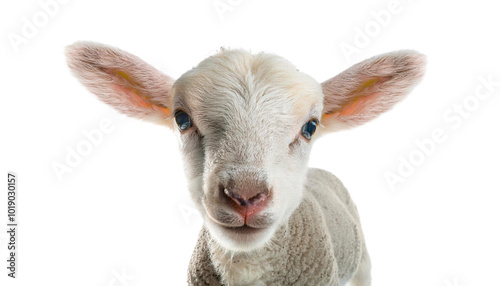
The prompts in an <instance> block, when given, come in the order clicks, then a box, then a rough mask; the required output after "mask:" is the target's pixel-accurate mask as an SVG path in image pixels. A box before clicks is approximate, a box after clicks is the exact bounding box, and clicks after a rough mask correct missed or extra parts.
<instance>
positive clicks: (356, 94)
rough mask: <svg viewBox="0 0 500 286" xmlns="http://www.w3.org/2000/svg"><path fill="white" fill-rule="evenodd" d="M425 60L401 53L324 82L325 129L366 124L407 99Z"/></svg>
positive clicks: (357, 66) (390, 55) (361, 64)
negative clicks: (405, 97)
mask: <svg viewBox="0 0 500 286" xmlns="http://www.w3.org/2000/svg"><path fill="white" fill-rule="evenodd" d="M424 66H425V57H424V56H423V55H422V54H419V53H417V52H414V51H398V52H391V53H387V54H382V55H379V56H375V57H373V58H370V59H368V60H365V61H362V62H360V63H357V64H355V65H353V66H352V67H350V68H349V69H347V70H345V71H344V72H342V73H340V74H339V75H337V76H336V77H333V78H331V79H329V80H327V81H325V82H323V83H322V84H321V85H322V88H323V94H324V95H325V98H324V102H323V105H324V107H323V118H322V120H321V121H322V125H323V126H325V127H326V130H327V131H336V130H341V129H345V128H349V127H353V126H357V125H360V124H363V123H365V122H368V121H370V120H371V119H373V118H375V117H377V116H378V115H379V114H381V113H383V112H384V111H387V110H388V109H390V108H391V107H392V106H393V105H394V104H395V103H397V102H398V101H400V100H401V99H403V98H404V96H405V95H406V94H407V93H409V92H410V90H411V89H412V88H413V86H415V84H417V83H418V82H419V80H420V79H421V78H422V76H423V74H424Z"/></svg>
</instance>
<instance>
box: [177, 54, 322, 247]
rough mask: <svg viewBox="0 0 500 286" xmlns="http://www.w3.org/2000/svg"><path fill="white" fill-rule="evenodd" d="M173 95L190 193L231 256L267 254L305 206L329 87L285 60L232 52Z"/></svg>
mask: <svg viewBox="0 0 500 286" xmlns="http://www.w3.org/2000/svg"><path fill="white" fill-rule="evenodd" d="M173 90H174V102H173V112H174V115H176V121H177V124H178V125H179V127H180V128H178V135H179V139H180V148H181V151H182V153H183V156H184V161H185V167H186V173H187V178H188V181H189V190H190V192H191V195H192V197H193V199H194V201H195V203H196V204H197V206H198V208H199V210H200V211H201V213H202V214H203V216H204V219H205V225H206V227H207V228H208V230H209V231H210V233H211V234H212V236H213V237H214V238H215V239H216V240H217V241H218V242H219V243H220V244H221V245H222V246H223V247H225V248H227V249H230V250H237V251H248V250H252V249H255V248H258V247H261V246H263V245H264V244H265V243H266V242H268V241H269V240H270V239H271V237H272V235H273V234H274V232H275V230H276V228H277V226H278V225H280V223H282V222H283V221H285V220H287V219H288V217H289V216H290V215H291V214H292V212H293V211H294V210H295V208H296V207H297V206H298V205H299V203H300V200H301V197H302V189H303V185H304V180H305V176H306V172H307V160H308V157H309V151H310V148H311V139H312V138H307V137H309V136H308V135H309V134H310V133H313V132H311V131H313V130H314V127H315V125H316V124H317V123H318V122H319V120H320V118H321V111H322V107H323V106H322V102H323V94H322V92H321V86H320V85H319V84H318V83H317V82H316V81H314V80H313V79H312V78H310V77H308V76H306V75H305V74H303V73H301V72H299V71H297V70H296V69H295V68H294V67H293V66H292V65H291V64H289V63H288V62H287V61H285V60H284V59H282V58H279V57H277V56H272V55H267V54H258V55H251V54H250V53H247V52H244V51H226V52H222V53H219V54H218V55H217V56H215V57H211V58H208V59H207V60H205V61H203V62H202V63H200V65H199V66H198V67H196V68H194V69H193V70H191V71H189V72H187V73H186V74H184V75H183V76H182V77H181V78H180V79H178V80H177V81H176V83H175V85H174V88H173ZM304 125H305V127H304ZM303 127H304V128H303Z"/></svg>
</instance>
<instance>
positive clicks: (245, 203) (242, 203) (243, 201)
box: [224, 189, 248, 207]
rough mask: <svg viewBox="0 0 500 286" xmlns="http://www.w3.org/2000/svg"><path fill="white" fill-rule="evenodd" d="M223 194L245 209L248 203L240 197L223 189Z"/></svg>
mask: <svg viewBox="0 0 500 286" xmlns="http://www.w3.org/2000/svg"><path fill="white" fill-rule="evenodd" d="M224 194H226V196H228V197H230V198H231V199H232V200H233V201H234V202H236V203H237V204H238V205H240V206H242V207H245V206H247V205H248V201H246V200H245V199H243V198H242V197H241V196H239V195H238V194H236V193H233V192H231V191H230V190H228V189H224Z"/></svg>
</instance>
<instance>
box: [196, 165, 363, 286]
mask: <svg viewBox="0 0 500 286" xmlns="http://www.w3.org/2000/svg"><path fill="white" fill-rule="evenodd" d="M365 249H366V248H365V247H364V238H363V234H362V231H361V227H360V222H359V216H358V213H357V210H356V206H355V205H354V203H353V202H352V200H351V198H350V196H349V194H348V192H347V190H346V189H345V187H344V186H343V185H342V183H341V182H340V180H339V179H337V178H336V177H335V176H334V175H332V174H330V173H328V172H326V171H323V170H320V169H310V170H309V173H308V182H307V184H306V186H305V191H304V197H303V200H302V203H301V204H300V206H299V207H298V208H297V209H296V210H295V212H294V213H293V214H292V216H291V217H290V219H289V220H288V222H287V223H286V224H285V225H282V226H280V227H279V229H278V231H277V232H276V234H275V235H274V237H273V239H272V242H271V243H269V244H268V245H267V246H266V247H264V248H262V249H259V250H256V251H253V252H250V253H243V252H242V253H230V252H225V251H224V250H223V249H221V248H220V246H218V244H217V243H216V242H215V241H214V240H213V239H212V238H211V237H210V234H209V232H208V231H207V230H206V229H205V228H202V230H201V231H200V235H199V239H198V243H197V245H196V248H195V250H194V252H193V256H192V258H191V262H190V266H189V272H188V282H189V285H344V284H345V283H346V282H347V281H349V279H351V278H352V276H353V274H354V273H355V271H356V270H357V268H358V265H359V264H360V262H361V258H362V255H363V253H364V252H365ZM365 255H367V253H365ZM241 275H248V277H253V280H246V281H245V284H239V282H238V281H236V279H234V278H236V277H241ZM233 279H234V280H233Z"/></svg>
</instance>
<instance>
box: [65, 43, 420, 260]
mask: <svg viewBox="0 0 500 286" xmlns="http://www.w3.org/2000/svg"><path fill="white" fill-rule="evenodd" d="M67 56H68V62H69V66H70V67H71V69H72V70H73V72H74V73H75V74H76V75H77V77H78V78H79V79H80V80H81V81H82V83H83V84H84V85H85V86H87V87H88V88H89V89H90V90H91V91H92V92H93V93H95V94H96V95H98V97H99V98H100V99H102V100H103V101H104V102H106V103H108V104H111V105H112V106H114V107H115V108H116V109H118V110H119V111H121V112H123V113H125V114H127V115H131V116H133V117H138V118H143V119H147V120H150V121H153V122H156V123H160V124H164V125H167V126H169V127H171V128H172V129H173V130H175V132H176V134H177V135H178V137H179V143H180V149H181V151H182V153H183V157H184V161H185V169H186V174H187V179H188V182H189V191H190V193H191V196H192V198H193V200H194V202H195V204H196V205H197V207H198V209H199V210H200V212H201V213H202V215H203V217H204V221H205V225H206V227H207V229H208V230H209V232H210V233H211V235H212V237H213V238H214V239H215V240H216V241H218V242H219V244H220V245H221V246H222V247H224V248H226V249H229V250H234V251H250V250H253V249H256V248H259V247H262V246H263V245H265V244H266V243H267V242H269V241H270V240H271V238H272V236H273V234H274V233H275V231H276V229H277V227H278V226H280V225H281V224H282V223H284V222H286V221H287V219H288V218H289V217H290V215H291V214H292V213H293V211H294V210H295V209H296V207H297V206H298V205H299V204H300V201H301V198H302V192H303V187H304V184H305V182H306V173H307V161H308V158H309V152H310V149H311V144H312V142H313V141H314V140H315V139H316V138H317V137H318V135H321V133H324V132H326V131H334V130H340V129H344V128H348V127H351V126H355V125H359V124H362V123H365V122H367V121H369V120H370V119H372V118H374V117H376V116H378V115H379V114H380V113H382V112H384V111H386V110H387V109H389V108H390V107H392V106H393V105H394V104H395V103H396V102H397V101H399V100H400V99H401V98H402V97H403V96H404V95H405V94H406V93H408V91H409V90H410V89H411V87H412V86H413V85H414V84H415V83H416V82H417V81H418V80H419V79H420V77H421V76H422V74H423V64H424V59H423V56H422V55H420V54H418V53H415V52H411V51H404V52H395V53H389V54H385V55H381V56H378V57H374V58H372V59H369V60H366V61H364V62H361V63H358V64H356V65H354V66H353V67H351V68H349V69H348V70H346V71H344V72H343V73H341V74H339V75H338V76H336V77H334V78H331V79H329V80H327V81H325V82H324V83H323V84H319V83H318V82H316V81H315V80H314V79H312V78H311V77H309V76H307V75H305V74H304V73H302V72H300V71H298V70H297V69H296V68H295V67H294V66H293V65H292V64H290V63H289V62H288V61H286V60H284V59H283V58H281V57H278V56H275V55H270V54H265V53H260V54H255V55H253V54H250V53H249V52H246V51H242V50H221V51H220V52H219V53H218V54H216V55H214V56H212V57H209V58H207V59H206V60H204V61H202V62H201V63H200V64H199V65H198V66H197V67H195V68H193V69H192V70H190V71H188V72H186V73H185V74H184V75H182V76H181V77H180V78H179V79H178V80H176V81H174V80H173V79H171V78H170V77H168V76H166V75H164V74H162V73H161V72H159V71H158V70H156V69H155V68H153V67H151V66H150V65H148V64H146V63H145V62H143V61H142V60H140V59H139V58H137V57H135V56H133V55H131V54H128V53H126V52H124V51H121V50H119V49H115V48H111V47H108V46H104V45H100V44H93V43H85V42H84V43H76V44H74V45H72V46H69V47H68V49H67ZM315 133H316V134H315Z"/></svg>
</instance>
